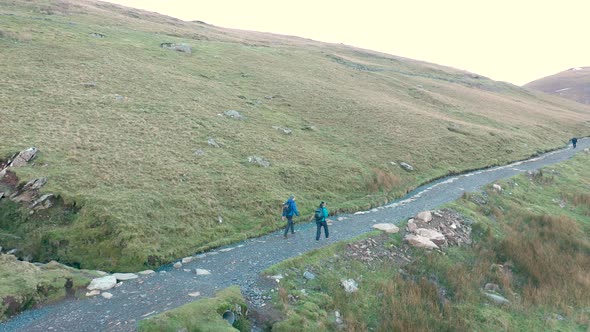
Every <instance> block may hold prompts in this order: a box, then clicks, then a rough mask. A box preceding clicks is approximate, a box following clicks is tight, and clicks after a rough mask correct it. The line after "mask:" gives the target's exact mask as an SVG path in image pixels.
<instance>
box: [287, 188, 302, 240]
mask: <svg viewBox="0 0 590 332" xmlns="http://www.w3.org/2000/svg"><path fill="white" fill-rule="evenodd" d="M293 216H298V217H299V211H298V210H297V204H296V203H295V196H294V195H291V196H289V199H288V200H287V201H286V202H285V203H284V204H283V220H285V218H287V227H285V234H284V235H283V236H284V237H285V238H287V233H288V232H289V228H290V229H291V234H295V229H294V228H293Z"/></svg>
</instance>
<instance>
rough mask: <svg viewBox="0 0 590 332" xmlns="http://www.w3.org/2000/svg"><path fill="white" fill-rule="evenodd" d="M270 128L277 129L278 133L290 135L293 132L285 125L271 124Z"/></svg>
mask: <svg viewBox="0 0 590 332" xmlns="http://www.w3.org/2000/svg"><path fill="white" fill-rule="evenodd" d="M272 128H273V129H275V130H278V131H279V132H280V133H282V134H285V135H291V133H292V132H293V131H292V130H291V129H289V128H285V127H279V126H272Z"/></svg>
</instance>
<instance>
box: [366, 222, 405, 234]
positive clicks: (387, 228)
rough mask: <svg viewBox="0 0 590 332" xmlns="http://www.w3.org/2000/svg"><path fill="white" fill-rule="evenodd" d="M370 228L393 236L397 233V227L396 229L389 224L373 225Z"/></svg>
mask: <svg viewBox="0 0 590 332" xmlns="http://www.w3.org/2000/svg"><path fill="white" fill-rule="evenodd" d="M372 227H373V228H375V229H378V230H380V231H384V232H385V233H391V234H395V233H397V232H399V227H397V226H396V225H394V224H389V223H383V224H375V225H373V226H372Z"/></svg>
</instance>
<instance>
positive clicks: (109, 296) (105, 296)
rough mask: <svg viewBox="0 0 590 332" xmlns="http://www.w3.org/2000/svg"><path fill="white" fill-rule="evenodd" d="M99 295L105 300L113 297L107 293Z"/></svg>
mask: <svg viewBox="0 0 590 332" xmlns="http://www.w3.org/2000/svg"><path fill="white" fill-rule="evenodd" d="M100 295H102V297H104V298H105V299H110V298H111V297H113V294H111V293H108V292H104V293H102V294H100Z"/></svg>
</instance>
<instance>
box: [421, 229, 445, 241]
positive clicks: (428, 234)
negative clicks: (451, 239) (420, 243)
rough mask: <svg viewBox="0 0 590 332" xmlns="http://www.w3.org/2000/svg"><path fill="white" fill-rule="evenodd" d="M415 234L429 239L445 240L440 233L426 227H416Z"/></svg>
mask: <svg viewBox="0 0 590 332" xmlns="http://www.w3.org/2000/svg"><path fill="white" fill-rule="evenodd" d="M416 234H417V235H420V236H424V237H425V238H427V239H429V240H431V241H444V240H445V236H444V235H442V234H441V233H439V232H437V231H435V230H432V229H428V228H418V229H417V230H416Z"/></svg>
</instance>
